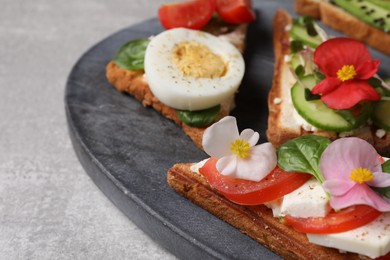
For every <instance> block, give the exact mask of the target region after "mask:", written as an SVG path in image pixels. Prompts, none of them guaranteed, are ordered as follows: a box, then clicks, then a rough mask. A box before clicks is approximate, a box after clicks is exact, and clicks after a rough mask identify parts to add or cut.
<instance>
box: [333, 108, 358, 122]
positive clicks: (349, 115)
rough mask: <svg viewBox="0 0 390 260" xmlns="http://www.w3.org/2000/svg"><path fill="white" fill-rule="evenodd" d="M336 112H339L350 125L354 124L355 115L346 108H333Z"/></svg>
mask: <svg viewBox="0 0 390 260" xmlns="http://www.w3.org/2000/svg"><path fill="white" fill-rule="evenodd" d="M334 112H336V113H337V114H339V115H340V116H341V117H342V118H344V119H345V120H347V121H348V122H349V123H350V124H351V125H355V124H356V117H354V116H353V114H352V112H351V111H350V110H348V109H343V110H334Z"/></svg>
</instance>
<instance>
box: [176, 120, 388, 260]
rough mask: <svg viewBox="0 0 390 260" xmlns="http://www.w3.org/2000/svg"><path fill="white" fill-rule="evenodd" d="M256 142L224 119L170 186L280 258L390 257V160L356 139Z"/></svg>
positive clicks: (303, 138) (310, 137)
mask: <svg viewBox="0 0 390 260" xmlns="http://www.w3.org/2000/svg"><path fill="white" fill-rule="evenodd" d="M258 140H259V134H258V133H257V132H255V131H253V130H251V129H245V130H243V131H242V132H241V133H239V131H238V129H237V124H236V119H235V118H234V117H231V116H228V117H225V118H223V119H221V120H220V121H219V122H217V123H215V124H213V125H212V126H210V127H209V128H207V130H206V131H205V133H204V136H203V147H204V149H205V152H206V153H207V154H208V155H209V156H210V158H208V159H205V160H204V161H201V162H197V163H192V164H191V163H188V164H176V165H174V166H173V167H172V168H171V169H170V170H169V171H168V183H169V184H170V185H171V186H172V187H173V188H174V189H175V190H176V191H177V192H178V193H180V194H182V195H183V196H185V197H186V198H188V199H189V200H191V201H192V202H194V203H196V204H197V205H199V206H200V207H202V208H204V209H206V210H208V211H209V212H211V213H213V214H214V215H216V216H217V217H219V218H221V219H222V220H224V221H226V222H227V223H229V224H231V225H233V226H234V227H236V228H237V229H239V230H240V231H241V232H243V233H244V234H246V235H248V236H250V237H251V238H253V239H254V240H256V241H258V242H259V243H261V244H263V245H264V246H266V247H268V248H269V249H271V250H272V251H274V252H275V253H277V254H278V255H280V256H282V257H283V258H285V259H377V258H378V259H390V253H389V252H390V173H389V172H390V161H387V162H385V160H384V159H383V158H382V157H381V156H380V155H378V153H377V151H376V150H375V148H374V147H373V146H372V145H371V144H369V143H368V142H366V141H365V140H363V139H360V138H356V137H346V138H340V139H337V140H335V141H333V142H331V141H330V140H329V139H328V138H326V137H322V136H317V135H306V136H300V137H298V138H295V139H292V140H290V141H288V142H287V143H284V144H281V145H280V147H279V148H278V150H277V151H276V150H275V148H274V147H273V146H272V145H271V144H270V143H263V144H260V145H256V144H257V142H258Z"/></svg>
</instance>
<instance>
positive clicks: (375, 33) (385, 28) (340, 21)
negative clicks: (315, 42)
mask: <svg viewBox="0 0 390 260" xmlns="http://www.w3.org/2000/svg"><path fill="white" fill-rule="evenodd" d="M295 11H296V12H297V13H299V14H301V15H309V16H311V17H314V18H316V19H320V20H321V21H322V22H323V23H324V24H326V25H328V26H329V27H331V28H333V29H335V30H337V31H341V32H343V33H345V34H346V35H348V36H349V37H352V38H355V39H357V40H359V41H363V42H365V43H367V44H369V45H371V46H372V47H374V48H375V49H377V50H379V51H381V52H383V53H385V54H387V55H390V48H389V46H390V2H389V1H384V0H352V1H345V0H333V1H327V0H296V1H295Z"/></svg>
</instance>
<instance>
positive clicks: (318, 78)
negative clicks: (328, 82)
mask: <svg viewBox="0 0 390 260" xmlns="http://www.w3.org/2000/svg"><path fill="white" fill-rule="evenodd" d="M314 78H315V79H316V83H320V82H321V81H322V80H324V79H325V75H324V74H322V73H321V72H319V71H318V70H315V71H314Z"/></svg>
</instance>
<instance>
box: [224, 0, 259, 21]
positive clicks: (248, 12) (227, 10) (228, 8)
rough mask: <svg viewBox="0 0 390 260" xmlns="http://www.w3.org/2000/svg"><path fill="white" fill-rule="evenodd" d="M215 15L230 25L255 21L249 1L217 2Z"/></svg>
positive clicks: (225, 0)
mask: <svg viewBox="0 0 390 260" xmlns="http://www.w3.org/2000/svg"><path fill="white" fill-rule="evenodd" d="M217 13H218V14H219V16H221V18H222V19H223V20H224V21H225V22H228V23H231V24H240V23H249V22H252V21H254V20H255V19H256V15H255V12H254V11H253V9H252V2H251V0H217Z"/></svg>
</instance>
